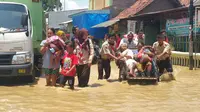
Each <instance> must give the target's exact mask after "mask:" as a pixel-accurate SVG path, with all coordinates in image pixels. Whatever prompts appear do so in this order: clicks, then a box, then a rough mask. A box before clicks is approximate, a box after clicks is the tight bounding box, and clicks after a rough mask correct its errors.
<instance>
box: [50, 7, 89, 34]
mask: <svg viewBox="0 0 200 112" xmlns="http://www.w3.org/2000/svg"><path fill="white" fill-rule="evenodd" d="M87 10H88V9H78V10H67V11H57V12H49V13H48V26H49V27H50V28H55V29H62V28H63V25H61V24H63V23H66V22H69V21H71V20H72V19H71V18H69V17H68V16H69V15H72V14H75V13H79V12H82V11H87ZM69 23H70V22H69ZM69 26H70V28H67V32H71V30H70V29H71V27H72V25H70V24H69V25H68V27H69Z"/></svg>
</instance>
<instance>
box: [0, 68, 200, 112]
mask: <svg viewBox="0 0 200 112" xmlns="http://www.w3.org/2000/svg"><path fill="white" fill-rule="evenodd" d="M174 68H175V75H176V79H177V80H176V81H171V82H166V81H163V82H160V83H159V84H158V85H129V84H128V83H127V82H121V83H120V82H118V81H117V80H116V79H117V78H118V69H117V67H116V66H115V65H114V64H113V65H112V76H111V79H110V80H108V81H105V80H103V81H98V80H97V75H98V73H97V66H93V67H92V72H91V80H90V87H87V88H84V89H81V88H78V87H76V90H75V91H71V90H69V89H67V87H66V88H64V89H62V88H55V87H45V86H44V85H45V79H44V78H40V79H39V80H37V81H36V82H35V83H34V84H28V85H27V84H26V85H23V84H21V83H19V82H15V83H17V86H16V85H15V86H14V85H8V86H0V112H188V111H190V112H199V110H200V94H199V91H200V84H199V82H200V81H199V80H200V70H196V71H189V70H188V68H184V67H179V66H175V67H174ZM1 80H2V81H0V82H1V83H2V82H3V81H4V83H5V80H3V79H1ZM76 85H77V82H76Z"/></svg>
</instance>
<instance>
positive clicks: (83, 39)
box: [75, 29, 94, 87]
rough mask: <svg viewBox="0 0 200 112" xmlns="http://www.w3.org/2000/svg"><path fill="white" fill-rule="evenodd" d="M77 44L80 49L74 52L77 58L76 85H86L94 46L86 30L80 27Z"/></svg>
mask: <svg viewBox="0 0 200 112" xmlns="http://www.w3.org/2000/svg"><path fill="white" fill-rule="evenodd" d="M76 42H77V45H78V46H79V48H80V49H81V50H78V51H79V52H76V49H75V52H76V53H75V54H76V55H77V56H78V58H79V64H78V65H77V76H78V86H79V87H87V86H88V82H89V78H90V68H91V65H92V60H93V57H94V46H93V43H92V40H91V39H90V38H88V31H87V30H86V29H81V30H79V31H78V37H77V40H76ZM76 48H77V47H76Z"/></svg>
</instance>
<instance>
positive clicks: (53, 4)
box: [42, 0, 62, 12]
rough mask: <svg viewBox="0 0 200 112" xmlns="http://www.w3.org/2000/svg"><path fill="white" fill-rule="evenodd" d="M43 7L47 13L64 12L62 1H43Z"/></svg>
mask: <svg viewBox="0 0 200 112" xmlns="http://www.w3.org/2000/svg"><path fill="white" fill-rule="evenodd" d="M42 6H43V8H44V10H45V11H47V12H49V11H55V9H56V10H62V3H61V2H60V0H42Z"/></svg>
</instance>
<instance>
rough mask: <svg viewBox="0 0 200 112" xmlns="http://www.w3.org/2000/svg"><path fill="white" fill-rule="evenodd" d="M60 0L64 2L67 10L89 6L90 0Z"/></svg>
mask: <svg viewBox="0 0 200 112" xmlns="http://www.w3.org/2000/svg"><path fill="white" fill-rule="evenodd" d="M60 1H61V2H62V4H63V8H64V7H65V10H73V9H83V8H88V7H89V0H60ZM64 1H65V2H64ZM64 4H65V5H64Z"/></svg>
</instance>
